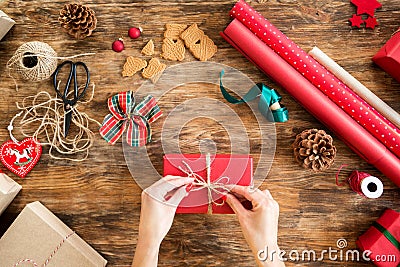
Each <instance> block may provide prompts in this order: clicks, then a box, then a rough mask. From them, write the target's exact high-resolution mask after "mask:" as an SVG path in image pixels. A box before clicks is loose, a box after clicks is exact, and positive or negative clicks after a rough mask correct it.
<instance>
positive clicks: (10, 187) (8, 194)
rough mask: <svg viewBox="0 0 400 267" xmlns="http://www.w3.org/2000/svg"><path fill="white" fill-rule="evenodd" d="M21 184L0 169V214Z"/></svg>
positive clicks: (19, 189)
mask: <svg viewBox="0 0 400 267" xmlns="http://www.w3.org/2000/svg"><path fill="white" fill-rule="evenodd" d="M21 188H22V186H21V185H19V184H18V183H17V182H15V181H14V180H13V179H11V178H10V177H8V176H7V175H6V174H4V173H1V171H0V215H1V214H2V213H3V211H4V210H5V209H6V208H7V207H8V205H10V203H11V202H12V201H13V199H14V198H15V196H16V195H17V194H18V192H19V191H21Z"/></svg>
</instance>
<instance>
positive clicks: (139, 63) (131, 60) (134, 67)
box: [122, 57, 147, 77]
mask: <svg viewBox="0 0 400 267" xmlns="http://www.w3.org/2000/svg"><path fill="white" fill-rule="evenodd" d="M146 67H147V61H146V60H144V59H140V58H137V57H127V58H126V62H125V64H124V69H123V71H122V76H124V77H131V76H133V75H134V74H135V73H136V72H138V71H140V70H142V69H144V68H146Z"/></svg>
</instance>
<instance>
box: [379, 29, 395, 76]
mask: <svg viewBox="0 0 400 267" xmlns="http://www.w3.org/2000/svg"><path fill="white" fill-rule="evenodd" d="M372 60H373V61H374V62H375V63H376V64H378V65H379V66H380V67H381V68H382V69H384V70H385V71H386V72H387V73H389V74H390V75H392V77H393V78H395V79H396V80H397V81H398V82H400V71H399V69H400V29H399V31H397V33H396V34H394V35H393V36H392V38H390V40H389V41H387V42H386V44H385V45H384V46H383V47H382V48H381V49H380V50H379V52H378V53H377V54H376V55H375V56H374V57H373V58H372Z"/></svg>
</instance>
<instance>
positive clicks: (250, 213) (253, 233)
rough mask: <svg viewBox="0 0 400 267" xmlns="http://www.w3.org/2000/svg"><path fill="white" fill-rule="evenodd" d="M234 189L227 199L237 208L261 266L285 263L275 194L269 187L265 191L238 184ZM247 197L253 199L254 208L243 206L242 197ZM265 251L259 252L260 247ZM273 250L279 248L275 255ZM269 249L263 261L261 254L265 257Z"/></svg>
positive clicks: (239, 217) (245, 233)
mask: <svg viewBox="0 0 400 267" xmlns="http://www.w3.org/2000/svg"><path fill="white" fill-rule="evenodd" d="M231 193H233V194H227V196H226V202H227V203H228V204H229V205H230V206H231V207H232V209H233V210H234V211H235V213H236V215H237V218H238V220H239V223H240V226H241V228H242V231H243V234H244V237H245V239H246V241H247V243H248V244H249V246H250V248H251V250H252V252H253V255H254V256H255V258H256V261H257V263H258V265H259V266H284V264H283V262H282V261H280V260H279V257H278V256H279V247H278V218H279V205H278V203H277V202H276V201H275V200H274V199H273V198H272V196H271V193H270V192H269V191H268V190H265V191H261V190H259V189H255V190H253V189H250V188H249V187H245V186H238V185H237V186H234V187H233V188H232V189H231ZM234 194H236V195H237V196H239V197H240V198H242V197H243V198H245V199H247V200H249V201H251V203H252V206H253V208H252V210H247V209H245V208H244V207H243V205H242V203H241V202H240V201H239V199H238V198H237V197H236V196H235V195H234ZM266 248H268V251H265V252H264V254H262V255H259V254H260V253H259V251H260V250H265V249H266ZM272 251H275V253H274V254H273V255H271V253H272ZM265 253H268V254H269V255H268V258H267V260H265V261H261V260H260V258H259V256H262V257H265Z"/></svg>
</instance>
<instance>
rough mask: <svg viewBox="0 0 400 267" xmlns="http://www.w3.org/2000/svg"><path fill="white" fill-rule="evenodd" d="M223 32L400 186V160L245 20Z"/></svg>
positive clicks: (236, 46)
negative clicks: (261, 37)
mask: <svg viewBox="0 0 400 267" xmlns="http://www.w3.org/2000/svg"><path fill="white" fill-rule="evenodd" d="M221 35H222V37H224V39H225V40H227V41H228V42H229V43H230V44H231V45H233V46H234V47H235V48H236V49H238V50H239V51H240V52H241V53H242V54H243V55H245V56H246V57H247V58H248V59H249V60H250V61H252V62H253V63H254V64H255V65H256V66H258V68H259V69H261V70H262V71H263V72H264V73H265V74H267V75H268V76H269V77H271V78H272V79H273V80H275V81H276V82H277V83H279V84H280V85H281V86H282V87H283V88H285V89H286V91H288V92H289V93H290V94H291V95H292V96H293V97H294V98H295V99H296V100H297V101H298V102H299V103H300V104H301V105H303V107H304V108H305V109H307V110H308V111H309V112H310V113H311V114H312V115H314V116H315V117H316V118H317V119H318V120H320V121H321V122H323V123H324V124H325V125H326V126H327V127H328V128H330V129H331V130H332V131H333V132H334V133H335V134H336V135H337V136H338V137H340V138H341V139H342V140H343V141H344V142H345V143H346V144H347V145H348V146H349V147H350V148H351V149H352V150H354V151H355V152H356V153H357V154H358V155H360V156H361V157H362V158H364V159H365V160H366V161H367V162H368V163H370V164H372V165H374V166H375V167H376V168H377V169H379V170H380V171H381V172H382V173H383V174H385V175H386V176H387V177H388V178H389V179H391V180H392V181H393V182H394V183H396V184H397V186H399V187H400V160H399V159H398V158H397V157H396V156H395V155H394V154H393V153H391V152H390V151H389V150H388V149H387V148H386V147H385V146H384V145H383V144H382V143H380V142H379V141H378V140H377V139H376V138H374V137H373V136H372V135H371V134H370V133H369V132H368V131H366V130H365V129H364V128H363V127H362V126H360V125H359V124H357V122H355V121H354V120H353V119H352V118H351V117H350V116H349V115H348V114H346V113H345V112H344V111H343V110H342V109H341V108H339V107H338V106H337V105H336V104H335V103H333V102H332V101H331V100H330V99H329V98H328V97H326V96H325V95H324V94H323V93H322V92H321V91H319V90H318V89H317V88H315V86H313V85H312V84H311V83H310V82H309V81H308V80H307V79H306V78H304V77H303V76H302V75H301V74H300V73H298V72H297V71H296V70H295V69H294V68H292V67H291V66H290V65H289V64H288V63H287V62H286V61H285V60H283V59H282V58H281V57H280V56H279V55H278V54H276V53H275V52H274V51H273V50H272V49H271V48H269V47H268V46H267V45H265V44H264V43H263V42H262V41H261V40H260V39H258V38H257V37H256V36H255V35H254V34H252V32H251V31H249V30H248V29H247V28H246V27H245V26H244V25H243V24H242V23H241V22H239V21H238V20H236V19H234V20H233V21H232V22H231V23H230V24H229V25H228V27H227V28H226V29H225V31H224V32H223V33H221Z"/></svg>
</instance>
